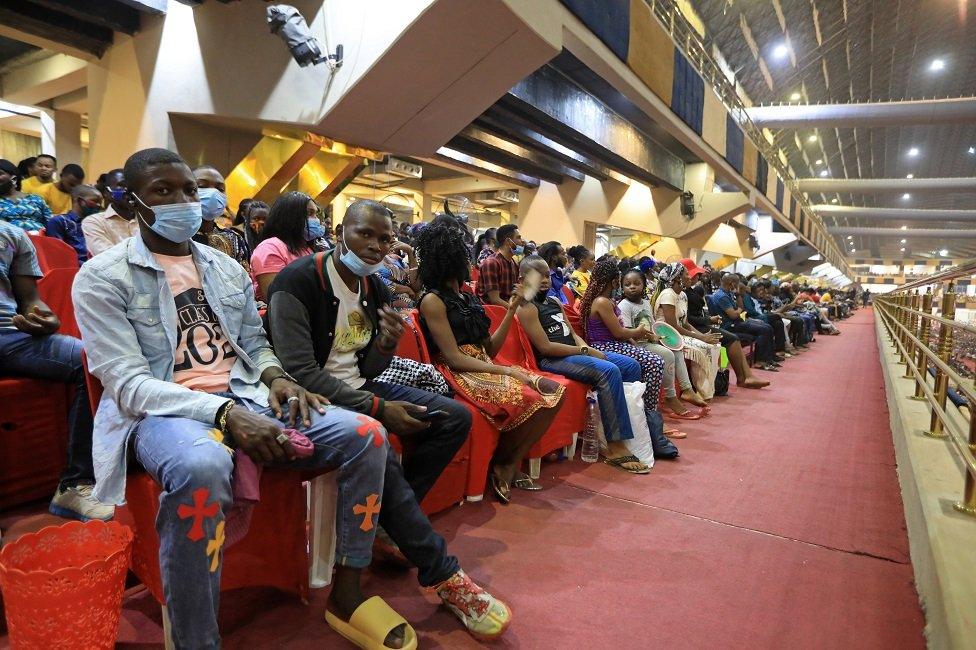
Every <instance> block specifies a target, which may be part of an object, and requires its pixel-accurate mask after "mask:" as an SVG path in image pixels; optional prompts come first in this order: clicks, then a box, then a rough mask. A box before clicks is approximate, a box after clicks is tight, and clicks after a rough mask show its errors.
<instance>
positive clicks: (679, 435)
mask: <svg viewBox="0 0 976 650" xmlns="http://www.w3.org/2000/svg"><path fill="white" fill-rule="evenodd" d="M664 435H665V436H667V437H668V438H674V439H675V440H683V439H684V438H687V437H688V434H687V433H685V432H684V431H678V430H677V429H671V430H670V431H665V432H664Z"/></svg>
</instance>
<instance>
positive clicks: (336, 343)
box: [325, 258, 372, 388]
mask: <svg viewBox="0 0 976 650" xmlns="http://www.w3.org/2000/svg"><path fill="white" fill-rule="evenodd" d="M325 266H326V268H327V269H328V273H329V282H331V283H332V290H333V291H334V292H335V296H336V298H338V299H339V307H338V310H337V313H336V324H335V338H334V339H333V341H332V351H331V352H330V353H329V358H328V359H327V360H326V362H325V369H326V370H327V371H328V372H329V373H331V374H332V376H333V377H335V378H336V379H341V380H342V381H344V382H346V383H347V384H349V385H350V386H352V387H353V388H362V386H363V384H365V383H366V379H365V378H364V377H363V376H362V375H360V374H359V359H358V358H357V357H356V353H357V352H359V351H360V350H362V349H363V348H365V347H366V346H367V345H368V344H369V340H370V338H371V337H372V327H371V325H370V323H369V319H368V318H367V317H366V312H365V311H363V306H362V304H361V303H360V302H359V293H358V292H355V291H350V290H349V287H347V286H346V282H345V280H343V279H342V278H341V277H339V271H337V270H336V267H335V260H334V258H333V259H330V260H329V261H328V263H327V264H326V265H325Z"/></svg>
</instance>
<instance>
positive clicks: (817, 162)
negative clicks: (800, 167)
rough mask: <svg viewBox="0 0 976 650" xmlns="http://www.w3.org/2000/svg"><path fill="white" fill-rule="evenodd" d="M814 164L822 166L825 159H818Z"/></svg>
mask: <svg viewBox="0 0 976 650" xmlns="http://www.w3.org/2000/svg"><path fill="white" fill-rule="evenodd" d="M813 164H814V165H822V164H823V158H817V160H816V162H814V163H813Z"/></svg>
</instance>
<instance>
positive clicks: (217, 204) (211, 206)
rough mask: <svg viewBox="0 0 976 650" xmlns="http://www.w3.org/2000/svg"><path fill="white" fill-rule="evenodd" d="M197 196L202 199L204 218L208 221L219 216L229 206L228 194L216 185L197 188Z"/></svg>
mask: <svg viewBox="0 0 976 650" xmlns="http://www.w3.org/2000/svg"><path fill="white" fill-rule="evenodd" d="M197 197H199V199H200V209H201V212H202V214H203V218H204V219H205V220H207V221H213V220H214V219H216V218H217V217H219V216H220V215H221V214H223V213H224V208H226V207H227V196H226V195H225V194H224V193H223V192H221V191H220V190H218V189H217V188H216V187H201V188H200V189H198V190H197Z"/></svg>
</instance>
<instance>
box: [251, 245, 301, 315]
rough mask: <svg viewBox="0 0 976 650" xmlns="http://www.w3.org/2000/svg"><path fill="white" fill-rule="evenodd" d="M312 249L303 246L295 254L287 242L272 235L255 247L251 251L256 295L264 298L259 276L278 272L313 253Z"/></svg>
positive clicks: (258, 298)
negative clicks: (289, 248) (259, 284)
mask: <svg viewBox="0 0 976 650" xmlns="http://www.w3.org/2000/svg"><path fill="white" fill-rule="evenodd" d="M311 254H312V249H310V248H303V249H302V250H301V252H300V253H299V254H298V255H294V254H292V253H291V251H289V250H288V247H287V246H285V242H283V241H281V240H280V239H278V238H277V237H270V238H268V239H265V240H264V241H263V242H261V243H260V244H258V245H257V246H255V247H254V252H253V253H251V280H252V281H253V283H254V297H255V298H256V299H257V300H264V296H263V295H261V288H260V287H259V286H258V276H259V275H264V274H265V273H277V272H279V271H280V270H281V269H283V268H285V267H286V266H288V265H289V264H291V263H292V262H294V261H295V260H297V259H298V258H299V257H305V256H306V255H311Z"/></svg>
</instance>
